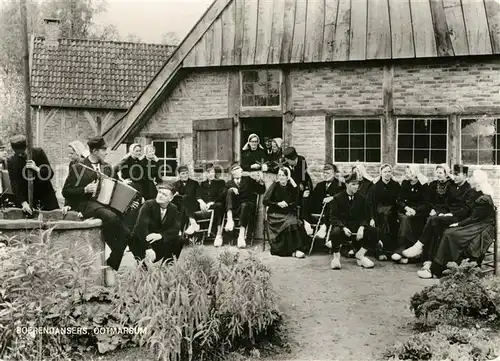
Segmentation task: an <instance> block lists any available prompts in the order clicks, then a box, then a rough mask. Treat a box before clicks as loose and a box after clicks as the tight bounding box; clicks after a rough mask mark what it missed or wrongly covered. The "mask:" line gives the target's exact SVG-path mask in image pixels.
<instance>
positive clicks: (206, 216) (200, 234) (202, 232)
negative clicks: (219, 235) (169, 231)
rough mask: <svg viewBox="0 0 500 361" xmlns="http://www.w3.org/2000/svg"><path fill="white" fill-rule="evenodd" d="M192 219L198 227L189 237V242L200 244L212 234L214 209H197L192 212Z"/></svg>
mask: <svg viewBox="0 0 500 361" xmlns="http://www.w3.org/2000/svg"><path fill="white" fill-rule="evenodd" d="M194 219H195V220H196V222H197V223H198V225H199V226H200V229H199V230H198V231H197V232H195V233H194V234H192V235H191V236H190V237H189V238H190V242H191V243H193V244H201V245H202V244H203V243H204V242H205V240H206V239H209V238H210V237H211V235H212V226H213V223H214V211H213V209H209V210H208V211H197V212H195V213H194ZM186 228H187V226H186ZM184 230H185V229H184Z"/></svg>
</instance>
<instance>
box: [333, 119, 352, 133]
mask: <svg viewBox="0 0 500 361" xmlns="http://www.w3.org/2000/svg"><path fill="white" fill-rule="evenodd" d="M339 133H349V121H348V120H336V121H335V134H339Z"/></svg>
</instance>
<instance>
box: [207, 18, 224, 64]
mask: <svg viewBox="0 0 500 361" xmlns="http://www.w3.org/2000/svg"><path fill="white" fill-rule="evenodd" d="M212 28H213V32H212V52H211V54H210V65H211V66H220V65H221V61H222V18H221V17H219V18H218V19H217V20H215V23H214V24H213V25H212Z"/></svg>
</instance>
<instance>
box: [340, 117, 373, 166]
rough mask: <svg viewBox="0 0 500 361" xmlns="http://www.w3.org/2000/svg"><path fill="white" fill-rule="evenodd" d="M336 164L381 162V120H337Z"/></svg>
mask: <svg viewBox="0 0 500 361" xmlns="http://www.w3.org/2000/svg"><path fill="white" fill-rule="evenodd" d="M333 132H334V142H333V145H334V159H335V162H356V161H360V162H380V158H381V155H380V148H381V135H380V119H379V118H373V119H335V120H334V123H333Z"/></svg>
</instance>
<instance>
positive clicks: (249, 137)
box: [243, 133, 264, 150]
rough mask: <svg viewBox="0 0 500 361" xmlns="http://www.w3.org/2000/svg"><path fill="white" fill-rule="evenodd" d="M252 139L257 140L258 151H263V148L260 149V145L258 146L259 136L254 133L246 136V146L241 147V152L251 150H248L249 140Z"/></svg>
mask: <svg viewBox="0 0 500 361" xmlns="http://www.w3.org/2000/svg"><path fill="white" fill-rule="evenodd" d="M252 138H257V142H259V148H260V149H264V147H262V145H260V138H259V136H258V135H257V134H255V133H252V134H250V135H249V136H248V139H247V142H246V144H245V145H244V146H243V150H249V149H251V148H250V140H252Z"/></svg>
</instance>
